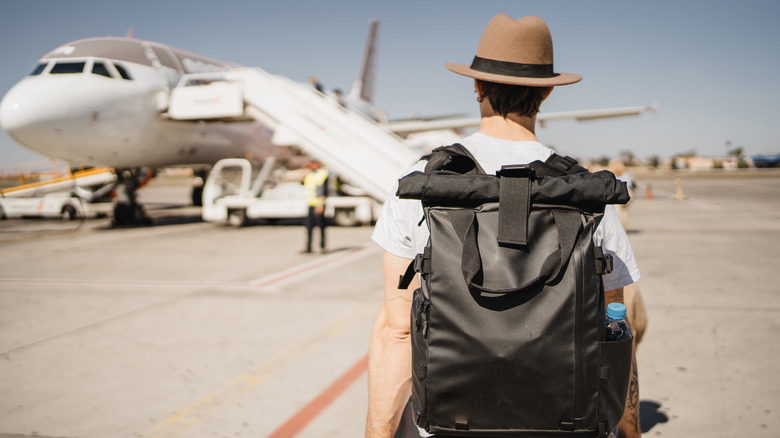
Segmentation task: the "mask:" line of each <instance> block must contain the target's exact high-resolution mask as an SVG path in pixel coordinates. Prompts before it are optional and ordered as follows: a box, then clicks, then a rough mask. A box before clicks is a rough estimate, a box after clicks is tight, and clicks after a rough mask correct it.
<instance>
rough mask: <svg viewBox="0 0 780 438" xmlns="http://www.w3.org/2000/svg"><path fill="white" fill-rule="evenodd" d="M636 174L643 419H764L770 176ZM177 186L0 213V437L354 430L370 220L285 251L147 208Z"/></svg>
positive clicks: (778, 414) (779, 225)
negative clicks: (125, 207)
mask: <svg viewBox="0 0 780 438" xmlns="http://www.w3.org/2000/svg"><path fill="white" fill-rule="evenodd" d="M639 183H640V188H639V190H638V191H637V197H636V199H635V200H634V201H632V205H631V208H630V228H631V233H630V238H631V242H632V245H633V247H634V251H635V253H636V256H637V258H638V261H639V263H640V269H641V270H642V275H643V278H642V280H641V281H640V283H639V286H640V288H641V290H642V294H643V296H644V300H645V303H646V304H647V307H648V313H649V327H648V332H647V334H646V335H645V338H644V340H643V342H642V344H641V345H640V347H639V366H640V385H641V388H640V393H641V400H642V404H641V408H642V417H643V418H642V420H643V421H642V423H643V429H644V430H645V433H646V435H648V436H661V435H665V436H708V437H724V438H725V437H733V436H741V435H750V436H761V437H771V436H777V430H778V427H780V396H778V395H777V394H778V390H779V389H780V379H778V377H777V376H778V375H780V369H779V368H780V365H778V358H780V343H778V341H777V337H778V335H780V293H779V292H780V286H778V285H777V282H776V281H775V274H776V272H777V271H778V268H780V196H777V194H778V193H780V178H777V177H771V176H770V177H765V178H733V177H732V178H700V177H697V178H688V177H683V180H682V183H683V189H684V193H685V195H686V196H687V199H686V200H675V199H673V195H674V194H675V193H676V186H675V184H674V179H672V178H667V177H654V178H640V179H639ZM648 183H649V184H651V185H652V189H653V195H654V196H653V198H652V199H647V198H645V197H644V195H645V188H646V185H647V184H648ZM179 196H181V198H180V199H182V200H185V199H187V193H186V187H185V186H184V185H181V186H180V185H177V183H175V182H165V181H161V182H157V183H155V184H152V185H151V186H150V187H148V188H145V189H143V191H142V199H143V197H146V200H147V202H151V203H152V204H153V205H152V207H153V209H152V210H150V213H151V215H152V216H153V217H155V218H156V223H157V224H158V225H157V226H153V227H143V228H136V229H110V228H108V227H107V225H108V222H107V221H106V220H90V221H85V222H83V223H63V222H59V221H5V222H0V327H2V330H0V375H2V376H3V378H2V380H0V394H2V397H0V437H5V438H8V437H30V436H38V437H58V438H93V437H94V438H100V437H177V436H178V437H194V438H198V437H268V436H273V435H272V434H273V433H274V432H275V431H280V430H294V431H296V432H295V433H296V434H297V436H301V437H307V438H308V437H312V438H313V437H359V436H361V435H362V433H363V427H364V424H365V420H364V418H365V411H366V400H367V397H366V377H365V373H364V372H363V369H364V363H363V362H361V361H362V360H363V359H364V357H365V354H366V352H367V346H368V338H369V333H370V330H371V326H372V323H373V318H374V316H375V314H376V311H377V310H378V308H379V305H380V302H381V296H382V294H381V278H380V275H381V274H380V261H381V251H380V250H379V249H378V248H377V247H376V246H375V245H374V244H372V243H370V241H369V235H370V232H371V230H370V229H369V228H335V227H333V228H330V229H329V230H328V231H329V239H330V242H329V245H330V246H331V248H333V249H336V250H337V251H334V252H332V253H329V254H326V255H304V254H299V252H298V250H299V249H301V248H302V246H303V244H304V241H303V239H304V230H303V229H302V228H301V227H298V226H265V225H257V226H250V227H246V228H241V229H234V228H229V227H223V226H218V225H214V224H207V223H201V222H199V221H198V211H197V209H193V208H191V207H182V206H181V205H173V206H174V207H177V208H161V207H163V206H166V205H171V202H172V201H171V200H172V199H179ZM166 202H168V204H166ZM317 404H318V406H314V408H312V405H317ZM285 427H287V429H284V428H285ZM280 428H282V429H280Z"/></svg>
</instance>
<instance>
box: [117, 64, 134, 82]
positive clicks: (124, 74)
mask: <svg viewBox="0 0 780 438" xmlns="http://www.w3.org/2000/svg"><path fill="white" fill-rule="evenodd" d="M114 67H116V71H118V72H119V76H122V79H125V80H128V81H132V80H133V78H131V77H130V75H129V74H128V73H127V70H125V68H124V67H122V66H121V65H119V64H114Z"/></svg>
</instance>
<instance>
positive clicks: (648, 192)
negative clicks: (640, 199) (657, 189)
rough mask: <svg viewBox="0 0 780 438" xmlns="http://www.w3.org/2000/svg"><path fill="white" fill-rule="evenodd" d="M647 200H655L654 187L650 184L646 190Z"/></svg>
mask: <svg viewBox="0 0 780 438" xmlns="http://www.w3.org/2000/svg"><path fill="white" fill-rule="evenodd" d="M645 198H647V199H653V186H651V185H650V184H648V185H647V190H645Z"/></svg>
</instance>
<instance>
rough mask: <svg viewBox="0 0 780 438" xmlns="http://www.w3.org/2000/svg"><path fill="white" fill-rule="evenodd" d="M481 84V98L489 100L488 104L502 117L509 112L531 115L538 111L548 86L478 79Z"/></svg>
mask: <svg viewBox="0 0 780 438" xmlns="http://www.w3.org/2000/svg"><path fill="white" fill-rule="evenodd" d="M479 83H480V85H481V86H482V98H483V99H488V100H489V101H490V106H491V107H492V108H493V111H495V112H496V113H498V114H501V115H502V116H503V117H504V118H506V117H507V116H509V114H511V113H519V114H520V115H521V116H526V117H533V116H535V115H536V113H538V112H539V106H541V104H542V101H543V100H544V98H545V96H546V95H547V92H548V90H549V88H548V87H526V86H524V85H508V84H499V83H496V82H487V81H479Z"/></svg>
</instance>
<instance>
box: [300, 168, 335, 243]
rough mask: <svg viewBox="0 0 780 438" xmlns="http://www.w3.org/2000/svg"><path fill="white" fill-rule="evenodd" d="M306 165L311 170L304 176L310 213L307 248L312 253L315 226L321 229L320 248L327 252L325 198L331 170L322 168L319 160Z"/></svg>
mask: <svg viewBox="0 0 780 438" xmlns="http://www.w3.org/2000/svg"><path fill="white" fill-rule="evenodd" d="M306 167H307V168H308V169H309V170H310V171H309V173H307V174H306V176H305V177H304V178H303V186H304V187H305V188H306V202H307V203H308V205H309V213H308V215H307V216H306V250H305V251H304V252H306V253H310V252H311V247H312V232H313V230H314V227H319V229H320V250H321V251H322V252H325V226H326V223H325V199H327V197H328V179H329V177H330V172H328V171H327V170H325V169H323V168H322V163H320V162H319V161H317V160H312V161H309V162H308V163H307V164H306Z"/></svg>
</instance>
